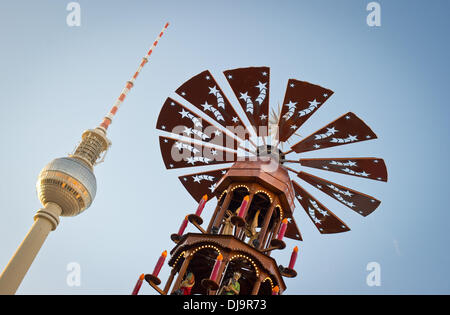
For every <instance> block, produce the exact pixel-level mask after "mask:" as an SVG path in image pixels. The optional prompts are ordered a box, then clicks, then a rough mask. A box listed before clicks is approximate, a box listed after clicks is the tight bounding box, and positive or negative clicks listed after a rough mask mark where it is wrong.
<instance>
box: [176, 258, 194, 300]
mask: <svg viewBox="0 0 450 315" xmlns="http://www.w3.org/2000/svg"><path fill="white" fill-rule="evenodd" d="M191 259H192V255H191V253H190V252H186V258H185V259H184V261H183V264H182V265H181V268H180V270H179V271H178V278H177V281H175V284H174V285H173V288H172V293H174V292H175V291H176V290H178V289H179V286H180V284H181V281H183V277H184V274H185V273H186V270H187V267H188V266H189V264H190V263H191Z"/></svg>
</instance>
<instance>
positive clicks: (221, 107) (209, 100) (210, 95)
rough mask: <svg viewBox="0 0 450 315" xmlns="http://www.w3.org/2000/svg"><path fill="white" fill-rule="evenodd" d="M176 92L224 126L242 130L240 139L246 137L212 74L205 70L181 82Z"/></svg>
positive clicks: (243, 126)
mask: <svg viewBox="0 0 450 315" xmlns="http://www.w3.org/2000/svg"><path fill="white" fill-rule="evenodd" d="M176 93H177V94H178V95H180V96H181V97H183V98H184V99H185V100H187V101H188V102H190V103H191V104H192V105H194V106H195V107H197V108H198V109H199V110H201V111H202V112H204V113H205V114H206V115H208V116H209V117H211V118H212V119H213V120H214V121H215V122H216V123H218V124H220V125H221V126H222V127H224V128H229V127H232V128H233V129H234V130H239V129H241V130H242V133H243V134H240V133H241V132H239V134H238V135H237V136H239V137H240V138H241V139H242V140H246V139H248V136H249V135H248V133H247V132H244V131H245V130H246V129H247V128H246V126H245V125H244V123H243V122H242V120H241V118H240V117H239V115H238V114H237V113H236V111H235V110H234V108H233V106H232V105H231V103H230V101H228V99H227V98H226V96H225V94H224V93H223V91H222V89H221V88H220V86H219V84H217V82H216V80H215V79H214V77H213V76H212V74H211V73H210V72H209V71H208V70H205V71H203V72H201V73H199V74H197V75H196V76H194V77H192V78H191V79H189V80H188V81H186V82H185V83H183V84H182V85H181V86H180V87H179V88H178V89H177V90H176Z"/></svg>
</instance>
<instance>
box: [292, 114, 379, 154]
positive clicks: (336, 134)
mask: <svg viewBox="0 0 450 315" xmlns="http://www.w3.org/2000/svg"><path fill="white" fill-rule="evenodd" d="M376 138H377V136H376V135H375V133H374V132H373V131H372V130H371V129H370V128H369V126H367V125H366V124H365V123H364V122H363V121H362V120H361V119H360V118H358V117H357V116H356V115H355V114H353V113H347V114H345V115H342V116H341V117H339V118H338V119H336V120H335V121H332V122H331V123H329V124H328V125H326V126H325V127H323V128H322V129H319V130H317V131H316V132H314V133H313V134H312V135H310V136H309V137H307V138H305V139H303V140H301V141H300V142H298V143H296V144H294V145H293V146H292V147H291V151H290V152H292V151H295V152H297V153H301V152H308V151H314V150H320V149H325V148H330V147H335V146H340V145H345V144H350V143H356V142H360V141H367V140H372V139H376Z"/></svg>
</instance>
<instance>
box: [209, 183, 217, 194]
mask: <svg viewBox="0 0 450 315" xmlns="http://www.w3.org/2000/svg"><path fill="white" fill-rule="evenodd" d="M208 188H209V190H211V192H213V191H214V189H216V184H212V185H211V186H209V187H208Z"/></svg>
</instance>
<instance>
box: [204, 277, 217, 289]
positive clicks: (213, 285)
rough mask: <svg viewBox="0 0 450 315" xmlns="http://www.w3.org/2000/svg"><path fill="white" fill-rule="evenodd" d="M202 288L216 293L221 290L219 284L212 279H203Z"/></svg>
mask: <svg viewBox="0 0 450 315" xmlns="http://www.w3.org/2000/svg"><path fill="white" fill-rule="evenodd" d="M202 286H203V287H204V288H205V289H207V290H211V291H216V290H217V289H218V288H219V285H218V284H217V282H216V281H214V280H211V279H203V280H202Z"/></svg>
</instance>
